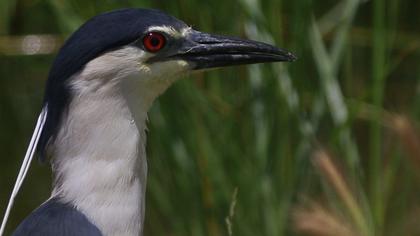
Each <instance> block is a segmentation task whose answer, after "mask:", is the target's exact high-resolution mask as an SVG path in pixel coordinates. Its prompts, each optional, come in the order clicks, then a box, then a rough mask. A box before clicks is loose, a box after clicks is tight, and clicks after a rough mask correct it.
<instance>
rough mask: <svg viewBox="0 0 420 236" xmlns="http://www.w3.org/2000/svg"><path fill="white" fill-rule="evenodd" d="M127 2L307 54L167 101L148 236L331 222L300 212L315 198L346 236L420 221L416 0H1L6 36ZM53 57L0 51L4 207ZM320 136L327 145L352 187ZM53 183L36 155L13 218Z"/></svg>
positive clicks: (188, 87) (229, 73)
mask: <svg viewBox="0 0 420 236" xmlns="http://www.w3.org/2000/svg"><path fill="white" fill-rule="evenodd" d="M122 7H147V8H159V9H162V10H164V11H166V12H168V13H170V14H172V15H174V16H176V17H178V18H180V19H182V20H184V21H185V22H187V23H188V24H190V25H192V26H193V27H194V28H197V29H199V30H202V31H208V32H213V33H219V34H229V35H237V36H241V37H248V38H253V39H258V40H263V41H267V42H273V43H275V44H276V45H279V46H281V47H284V48H287V49H289V50H291V51H293V52H294V53H295V54H296V55H297V56H298V57H299V60H298V61H296V62H294V63H292V64H279V63H276V64H271V65H253V66H242V67H236V68H224V69H220V70H214V71H210V72H205V73H199V74H194V75H191V76H189V78H186V79H184V80H182V81H180V82H178V83H177V84H175V85H174V86H173V87H172V88H170V89H169V90H168V91H167V92H166V93H165V94H164V95H162V96H161V97H160V98H159V99H158V101H156V102H155V104H154V106H153V108H152V110H151V111H150V124H149V126H150V131H149V140H148V160H149V182H148V192H147V217H146V222H145V223H146V232H145V235H229V230H228V224H227V221H228V222H229V225H230V227H231V230H232V235H241V236H246V235H267V236H274V235H276V236H277V235H293V234H300V233H308V234H311V233H316V227H312V228H311V227H306V228H305V227H303V226H302V224H301V223H302V222H300V221H302V220H304V221H305V222H311V220H313V221H314V222H315V223H317V222H318V223H319V221H316V219H315V218H313V217H314V215H311V214H306V215H305V214H303V216H304V217H295V216H296V214H294V213H295V212H296V211H297V210H296V209H298V208H299V209H301V208H303V209H306V208H308V209H311V205H313V202H317V203H316V204H319V205H322V206H323V207H325V209H328V210H327V212H328V214H327V215H329V216H333V218H334V219H336V221H337V222H341V223H342V222H346V224H342V225H341V226H340V227H342V228H346V227H347V228H350V229H352V230H350V231H352V233H350V235H420V229H419V227H418V225H416V224H415V223H413V222H415V220H416V219H418V217H420V191H419V190H420V181H419V180H420V179H419V177H420V176H419V175H418V174H417V173H418V171H419V168H420V165H419V163H420V152H416V150H419V147H418V146H417V144H419V138H418V121H419V116H420V83H419V81H420V80H419V78H420V67H419V66H418V63H419V61H420V58H419V57H420V43H419V42H420V31H419V30H418V25H419V24H420V18H418V17H413V16H417V14H418V12H417V11H418V9H419V7H420V2H418V1H415V0H407V1H392V0H372V1H361V0H341V1H322V2H321V1H312V0H296V1H282V0H271V1H270V0H261V1H258V0H234V1H218V0H213V1H193V0H174V1H163V0H156V1H150V0H137V1H134V0H119V1H117V0H104V1H98V0H89V1H86V0H67V1H65V0H63V1H56V0H1V1H0V37H8V36H13V35H27V34H54V35H60V36H62V37H63V38H65V37H67V36H68V35H69V34H70V33H71V32H72V31H74V30H75V29H76V28H77V27H78V26H79V25H80V24H82V23H83V22H84V21H86V20H87V19H89V18H90V17H92V16H94V15H96V14H98V13H100V12H104V11H109V10H112V9H116V8H122ZM0 42H3V41H0ZM0 46H1V47H5V46H7V45H0ZM53 58H54V55H52V54H51V55H32V56H25V55H15V56H10V55H3V54H0V90H1V91H0V148H1V150H2V151H1V154H0V155H1V157H2V159H1V161H2V162H1V163H2V165H1V167H0V170H1V171H0V177H1V178H0V210H1V212H3V210H4V209H5V206H6V204H7V199H8V197H9V194H10V191H11V189H12V184H13V183H14V180H15V177H16V175H17V171H18V168H19V166H20V162H21V159H22V157H23V155H24V152H25V150H26V146H27V143H28V141H29V137H30V136H31V133H32V129H33V126H34V124H35V120H36V117H37V115H38V113H39V112H40V109H41V101H42V95H43V87H44V83H45V80H46V78H47V74H48V69H49V66H50V65H51V62H52V60H53ZM416 148H417V149H416ZM317 150H328V153H329V154H328V155H324V156H323V158H326V157H325V156H328V158H329V159H332V160H333V161H334V163H336V164H334V165H333V166H335V168H336V169H337V170H339V172H340V175H341V177H342V178H343V179H344V180H345V184H347V185H348V189H349V191H348V192H346V191H344V192H340V188H339V187H337V186H343V185H342V184H343V183H341V185H340V183H339V181H338V182H337V181H336V182H334V181H335V180H337V179H339V177H337V176H335V177H334V176H333V175H328V173H330V172H328V171H325V170H327V169H328V168H322V167H323V164H322V163H324V162H322V161H321V162H317V160H319V159H320V158H318V159H317V157H314V153H315V152H317ZM315 156H316V155H315ZM314 160H315V161H314ZM321 160H323V159H322V158H321ZM314 162H315V163H318V165H313V163H314ZM319 163H321V164H319ZM320 166H321V168H320ZM327 166H328V165H327ZM324 167H325V166H324ZM331 176H333V177H331ZM50 182H51V180H50V170H49V168H48V165H39V164H38V163H34V165H33V166H32V167H31V171H30V173H29V176H28V178H27V179H26V181H25V184H24V186H23V189H22V191H21V192H20V194H19V196H18V199H17V203H16V206H15V208H14V209H13V211H12V215H11V219H10V221H9V225H8V231H9V232H10V231H11V230H13V228H14V227H15V226H16V225H17V224H18V223H19V222H20V221H21V220H22V219H23V218H24V217H25V216H26V215H27V214H28V213H29V212H30V211H32V210H33V209H34V208H35V207H36V206H38V205H39V204H40V203H42V202H43V201H44V200H45V199H47V198H48V197H49V191H50V186H51V183H50ZM334 183H339V184H336V185H335V184H334ZM235 189H237V194H234V192H235ZM341 190H342V189H341ZM340 193H341V194H340ZM349 194H350V195H352V196H351V197H350V196H349ZM233 196H234V197H233ZM349 199H350V200H349ZM352 199H354V201H353V200H352ZM230 210H231V211H232V212H230ZM312 211H313V212H316V210H314V209H313V208H312ZM306 213H307V212H306ZM300 216H302V214H300ZM305 217H306V218H305ZM323 217H324V218H323V219H328V217H326V216H325V215H324V216H323ZM321 218H322V217H321ZM342 219H344V220H342ZM326 221H327V220H326ZM322 222H324V223H325V221H321V223H322ZM329 222H331V221H329ZM325 224H327V223H325ZM339 225H340V224H339ZM327 226H328V224H327V225H326V226H325V227H324V226H321V228H322V227H324V228H323V229H324V230H325V229H328V227H327ZM326 232H327V233H328V231H326ZM335 232H339V231H335ZM318 235H327V234H326V233H325V232H324V233H322V232H321V233H320V232H318ZM331 235H334V234H331ZM335 235H338V234H335Z"/></svg>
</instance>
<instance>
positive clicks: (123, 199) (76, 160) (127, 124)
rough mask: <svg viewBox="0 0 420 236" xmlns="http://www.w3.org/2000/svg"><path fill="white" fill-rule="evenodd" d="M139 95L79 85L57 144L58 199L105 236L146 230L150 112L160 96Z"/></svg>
mask: <svg viewBox="0 0 420 236" xmlns="http://www.w3.org/2000/svg"><path fill="white" fill-rule="evenodd" d="M137 88H138V86H137ZM138 93H141V91H138V90H137V89H130V86H128V87H125V86H123V87H122V86H116V85H115V84H114V85H113V84H111V83H110V84H109V85H101V86H100V89H98V90H93V91H92V88H90V86H88V85H83V84H82V85H81V84H79V85H78V90H77V95H76V96H73V100H72V102H71V103H70V105H69V108H68V113H67V115H66V117H65V118H64V119H63V121H62V122H63V123H62V125H61V127H62V129H61V130H60V132H59V133H58V135H57V138H56V139H55V143H54V147H55V148H53V160H52V168H53V172H54V176H55V180H54V190H53V196H59V197H60V198H61V199H64V201H67V202H70V203H71V204H73V205H74V206H75V207H76V208H77V209H78V210H80V211H81V212H82V213H84V214H85V215H86V216H87V217H88V219H90V220H91V221H92V222H93V223H94V224H95V225H97V226H98V228H99V229H100V230H101V231H102V233H103V234H104V235H141V232H142V230H143V220H144V212H145V190H146V179H147V161H146V152H145V144H146V134H145V130H146V121H147V110H148V108H149V107H150V105H151V103H152V102H153V100H154V97H153V96H157V95H154V94H151V95H150V96H151V97H148V95H147V94H144V93H143V95H142V96H139V94H138ZM140 95H141V94H140ZM134 97H135V98H134Z"/></svg>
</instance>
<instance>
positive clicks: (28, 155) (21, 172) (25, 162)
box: [0, 106, 47, 236]
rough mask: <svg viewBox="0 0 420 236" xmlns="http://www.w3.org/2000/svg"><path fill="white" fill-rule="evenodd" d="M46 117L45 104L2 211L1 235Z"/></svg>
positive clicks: (33, 153)
mask: <svg viewBox="0 0 420 236" xmlns="http://www.w3.org/2000/svg"><path fill="white" fill-rule="evenodd" d="M46 118H47V106H45V107H44V108H43V109H42V111H41V113H40V114H39V116H38V121H37V123H36V126H35V129H34V132H33V134H32V138H31V141H30V143H29V146H28V149H27V150H26V154H25V158H24V159H23V162H22V165H21V167H20V170H19V174H18V176H17V178H16V182H15V186H14V187H13V191H12V194H11V195H10V199H9V203H8V204H7V208H6V212H5V213H4V217H3V221H2V223H1V228H0V236H1V235H3V233H4V229H5V228H6V223H7V220H8V218H9V214H10V211H11V210H12V207H13V203H14V201H15V198H16V196H17V194H18V192H19V190H20V187H21V186H22V183H23V180H24V179H25V176H26V174H27V173H28V170H29V167H30V165H31V162H32V159H33V157H34V155H35V151H36V147H37V145H38V141H39V137H40V136H41V132H42V129H43V128H44V124H45V119H46Z"/></svg>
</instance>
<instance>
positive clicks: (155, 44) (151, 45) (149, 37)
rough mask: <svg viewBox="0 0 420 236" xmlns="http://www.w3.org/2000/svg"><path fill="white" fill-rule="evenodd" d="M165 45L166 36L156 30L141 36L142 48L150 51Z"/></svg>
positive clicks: (156, 50)
mask: <svg viewBox="0 0 420 236" xmlns="http://www.w3.org/2000/svg"><path fill="white" fill-rule="evenodd" d="M165 45H166V38H165V36H164V35H163V34H161V33H158V32H149V33H147V34H146V35H145V36H144V37H143V46H144V48H145V49H146V50H147V51H149V52H152V53H155V52H158V51H160V50H161V49H162V48H163V47H165Z"/></svg>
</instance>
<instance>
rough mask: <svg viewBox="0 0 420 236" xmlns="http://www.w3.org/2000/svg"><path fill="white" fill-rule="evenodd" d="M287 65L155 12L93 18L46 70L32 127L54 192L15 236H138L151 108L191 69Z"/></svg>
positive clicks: (260, 46)
mask: <svg viewBox="0 0 420 236" xmlns="http://www.w3.org/2000/svg"><path fill="white" fill-rule="evenodd" d="M293 60H295V57H294V56H293V55H292V54H291V53H290V52H288V51H286V50H283V49H279V48H276V47H274V46H271V45H269V44H265V43H261V42H256V41H252V40H244V39H239V38H234V37H226V36H219V35H211V34H207V33H202V32H199V31H196V30H193V29H192V28H191V27H188V26H187V25H186V24H185V23H184V22H182V21H180V20H178V19H176V18H174V17H172V16H169V15H167V14H165V13H163V12H161V11H158V10H149V9H123V10H117V11H113V12H110V13H105V14H101V15H99V16H96V17H94V18H92V19H91V20H89V21H88V22H86V23H85V24H84V25H82V26H81V27H80V28H79V29H78V30H77V31H76V32H75V33H74V34H73V35H72V36H70V38H69V39H68V40H67V41H66V42H65V44H64V45H63V47H62V48H61V49H60V51H59V53H58V55H57V57H56V59H55V61H54V63H53V66H52V68H51V70H50V73H49V77H48V81H47V86H46V90H45V97H44V104H43V112H42V113H41V114H44V115H43V117H45V116H46V119H45V123H41V124H40V126H38V125H37V127H40V129H41V130H42V133H41V137H40V139H39V143H38V151H39V153H40V154H41V157H44V156H45V155H46V154H47V153H48V156H49V157H51V158H50V161H51V165H52V171H53V174H54V184H53V191H52V194H51V199H50V200H48V201H47V202H46V203H44V204H43V205H42V206H41V207H40V208H38V209H37V210H35V211H34V212H33V213H32V214H31V215H30V216H28V218H26V219H25V220H24V221H23V222H22V224H21V225H20V226H19V227H18V228H17V229H16V231H15V235H17V236H21V235H79V236H83V235H93V236H95V235H101V234H103V235H104V236H114V235H115V236H138V235H142V232H143V220H144V214H145V191H146V182H147V160H146V151H145V144H146V132H145V131H146V129H147V125H146V121H147V112H148V110H149V108H150V107H151V105H152V103H153V101H154V100H155V99H156V98H157V97H158V96H159V95H160V94H162V93H163V92H164V91H165V90H166V89H167V88H168V87H169V86H170V85H171V84H172V83H173V82H175V81H176V80H177V79H178V78H179V77H180V75H182V74H185V73H188V72H191V71H193V70H201V69H208V68H215V67H222V66H231V65H239V64H252V63H262V62H275V61H293ZM35 130H37V129H35ZM34 133H35V134H37V133H38V132H37V131H36V132H34ZM34 145H37V144H34ZM32 146H33V145H32V144H31V145H30V148H29V150H31V148H32Z"/></svg>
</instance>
